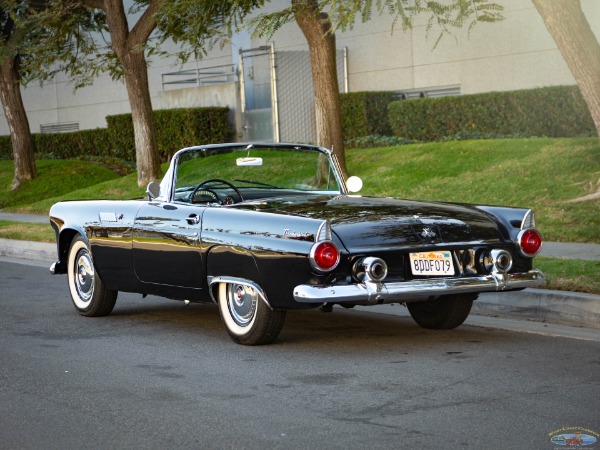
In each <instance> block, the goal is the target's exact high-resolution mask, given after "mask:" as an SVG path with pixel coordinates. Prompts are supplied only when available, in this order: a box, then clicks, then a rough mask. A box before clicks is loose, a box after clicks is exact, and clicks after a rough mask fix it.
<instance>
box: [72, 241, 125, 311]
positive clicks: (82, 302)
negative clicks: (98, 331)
mask: <svg viewBox="0 0 600 450" xmlns="http://www.w3.org/2000/svg"><path fill="white" fill-rule="evenodd" d="M67 276H68V280H69V291H70V292H71V300H72V301H73V305H74V306H75V309H76V310H77V312H78V313H79V314H81V315H82V316H88V317H96V316H106V315H108V314H110V313H111V311H112V310H113V308H114V306H115V302H116V301H117V294H118V292H117V291H111V290H110V289H106V287H104V283H102V280H101V279H100V277H99V276H98V274H97V273H96V270H95V269H94V262H93V260H92V255H91V253H90V250H89V248H88V246H87V244H86V243H85V241H84V240H83V238H82V237H81V236H78V237H77V238H75V239H74V240H73V243H72V244H71V248H70V249H69V266H68V271H67Z"/></svg>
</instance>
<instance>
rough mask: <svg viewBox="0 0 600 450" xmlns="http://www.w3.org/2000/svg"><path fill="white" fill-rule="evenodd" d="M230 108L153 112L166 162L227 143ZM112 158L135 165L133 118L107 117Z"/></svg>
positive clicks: (230, 132)
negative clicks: (198, 148)
mask: <svg viewBox="0 0 600 450" xmlns="http://www.w3.org/2000/svg"><path fill="white" fill-rule="evenodd" d="M228 112H229V108H218V107H213V108H179V109H166V110H157V111H154V121H155V124H156V134H157V141H158V149H159V154H160V158H161V160H162V161H166V160H168V159H169V157H170V156H171V155H172V154H173V153H175V152H176V151H177V150H179V149H180V148H183V147H189V146H191V145H200V144H206V143H211V144H217V143H221V142H227V141H229V140H230V138H231V134H232V130H231V126H230V125H229V122H228V120H227V114H228ZM106 121H107V123H108V134H109V140H110V143H111V147H112V152H113V155H112V156H115V157H117V158H121V159H124V160H126V161H135V141H134V134H133V121H132V119H131V114H119V115H114V116H107V117H106Z"/></svg>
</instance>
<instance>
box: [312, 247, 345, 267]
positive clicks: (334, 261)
mask: <svg viewBox="0 0 600 450" xmlns="http://www.w3.org/2000/svg"><path fill="white" fill-rule="evenodd" d="M339 262H340V251H339V250H338V248H337V247H336V245H335V244H334V243H333V242H331V241H321V242H317V243H316V244H315V245H313V247H312V248H311V249H310V264H311V265H312V267H313V269H315V270H317V271H319V272H329V271H331V270H333V269H335V268H336V267H337V265H338V263H339Z"/></svg>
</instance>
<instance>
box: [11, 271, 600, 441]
mask: <svg viewBox="0 0 600 450" xmlns="http://www.w3.org/2000/svg"><path fill="white" fill-rule="evenodd" d="M398 308H401V307H399V306H398ZM373 311H375V309H373ZM470 323H471V325H469V324H470ZM478 323H480V322H478V321H477V319H476V318H474V319H473V320H471V318H469V319H468V321H467V324H465V325H463V326H462V327H461V328H459V329H456V330H453V331H426V330H423V329H420V328H418V327H417V326H416V325H415V324H414V323H413V322H412V321H411V320H410V319H407V318H405V317H399V316H393V315H385V314H377V313H372V312H364V311H353V310H352V311H346V310H342V309H338V308H335V310H334V312H333V313H330V314H324V313H321V312H318V311H310V312H301V313H290V314H288V318H287V322H286V326H285V327H284V330H283V332H282V334H281V336H280V338H279V340H278V341H277V342H276V343H275V344H273V345H270V346H264V347H243V346H240V345H236V344H234V343H233V342H232V341H231V340H230V339H229V337H228V336H227V334H226V332H225V330H224V329H223V327H222V325H221V323H220V319H219V316H218V311H217V308H216V307H215V306H213V305H191V306H188V307H186V306H184V305H183V304H182V303H180V302H175V301H170V300H165V299H159V298H156V297H148V298H146V299H142V298H141V297H139V296H136V295H130V294H121V295H120V297H119V300H118V301H117V306H116V308H115V311H114V312H113V314H112V315H110V316H108V317H105V318H84V317H81V316H79V315H78V314H77V313H76V312H75V310H74V309H73V307H72V306H71V303H70V300H69V298H68V292H67V285H66V277H65V276H52V275H50V274H49V272H48V270H47V268H46V267H45V266H44V267H40V266H35V265H23V264H14V263H9V262H6V261H0V447H1V448H3V449H17V448H19V449H20V448H26V449H27V448H32V449H38V448H45V449H77V448H90V449H93V448H114V449H126V448H127V449H129V448H151V449H155V448H156V449H159V448H161V449H162V448H219V449H221V448H235V449H239V448H250V449H267V448H307V449H309V448H310V449H320V448H327V449H336V448H340V449H348V448H369V449H378V448H385V449H388V448H407V449H412V448H415V449H416V448H418V449H428V448H430V449H441V448H444V449H455V448H456V449H465V448H473V449H485V448H490V449H491V448H493V449H500V448H502V449H546V448H547V449H552V448H555V447H554V445H553V444H552V443H551V442H550V437H549V435H550V434H551V433H552V432H554V431H556V430H559V429H562V428H565V427H584V428H586V429H589V430H594V431H595V432H598V433H600V408H599V407H598V400H599V399H600V336H598V338H597V339H594V338H593V337H592V339H591V340H589V336H588V338H586V339H576V338H565V337H557V336H552V329H553V325H551V324H545V325H544V326H545V327H546V329H547V332H548V333H549V334H550V335H540V334H533V333H529V332H525V331H509V330H502V329H499V328H492V327H489V326H474V325H473V324H478ZM515 323H517V325H514V324H515ZM512 327H513V328H517V329H518V328H519V325H518V322H514V321H513V325H512ZM525 329H527V326H526V324H524V325H523V330H525ZM572 334H573V336H575V337H577V336H578V330H577V329H573V330H572ZM581 336H583V337H585V336H584V335H583V334H582V335H581ZM599 441H600V439H599ZM587 448H588V449H589V448H600V443H597V444H595V445H592V446H589V447H587Z"/></svg>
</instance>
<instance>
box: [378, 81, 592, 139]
mask: <svg viewBox="0 0 600 450" xmlns="http://www.w3.org/2000/svg"><path fill="white" fill-rule="evenodd" d="M388 117H389V121H390V124H391V127H392V129H393V132H394V134H395V135H396V136H398V137H402V138H404V139H410V140H418V141H439V140H445V139H448V138H454V137H455V136H461V135H462V136H467V137H468V136H478V135H480V136H485V135H493V136H519V137H533V136H539V137H574V136H593V135H595V134H596V129H595V127H594V123H593V121H592V118H591V115H590V113H589V110H588V108H587V105H586V103H585V101H584V100H583V97H582V95H581V93H580V92H579V89H578V88H577V86H557V87H547V88H539V89H529V90H521V91H511V92H491V93H486V94H474V95H463V96H458V97H443V98H435V99H428V98H425V99H418V100H409V101H406V100H403V101H394V102H391V103H390V104H389V106H388Z"/></svg>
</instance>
